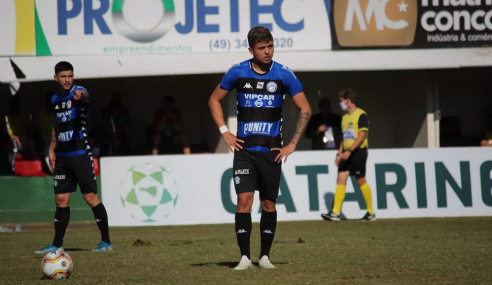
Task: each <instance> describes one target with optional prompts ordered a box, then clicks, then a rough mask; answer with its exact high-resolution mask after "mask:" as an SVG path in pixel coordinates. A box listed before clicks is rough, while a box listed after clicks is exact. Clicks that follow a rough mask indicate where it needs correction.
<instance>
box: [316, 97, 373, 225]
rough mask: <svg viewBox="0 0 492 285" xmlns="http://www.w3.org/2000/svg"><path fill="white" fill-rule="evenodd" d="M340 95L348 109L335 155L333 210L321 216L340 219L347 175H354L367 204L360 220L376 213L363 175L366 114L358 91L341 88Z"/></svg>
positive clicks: (367, 126) (364, 172)
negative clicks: (336, 174) (335, 181)
mask: <svg viewBox="0 0 492 285" xmlns="http://www.w3.org/2000/svg"><path fill="white" fill-rule="evenodd" d="M339 97H340V107H341V108H342V110H344V111H346V112H347V113H346V114H345V115H344V116H343V117H342V134H343V138H342V139H343V141H342V143H341V145H340V148H339V150H338V154H337V157H336V159H335V165H336V166H337V167H338V178H337V188H336V191H335V201H334V203H333V207H332V210H331V211H330V212H329V213H328V214H322V215H321V217H322V218H323V219H325V220H328V221H340V211H341V208H342V203H343V200H344V199H345V187H346V184H347V180H348V178H349V176H355V177H356V179H357V183H358V184H359V187H360V190H361V191H362V195H363V196H364V200H365V202H366V206H367V213H366V214H365V216H364V217H363V218H362V219H361V221H374V220H376V214H375V213H374V210H373V208H372V193H371V188H370V187H369V185H368V184H367V181H366V178H365V177H366V162H367V156H368V153H367V147H368V145H369V144H368V140H367V133H368V131H369V117H368V116H367V113H366V112H365V111H364V110H362V109H360V108H358V107H357V105H356V104H357V94H356V93H355V92H354V91H353V90H351V89H346V90H343V91H342V92H340V95H339Z"/></svg>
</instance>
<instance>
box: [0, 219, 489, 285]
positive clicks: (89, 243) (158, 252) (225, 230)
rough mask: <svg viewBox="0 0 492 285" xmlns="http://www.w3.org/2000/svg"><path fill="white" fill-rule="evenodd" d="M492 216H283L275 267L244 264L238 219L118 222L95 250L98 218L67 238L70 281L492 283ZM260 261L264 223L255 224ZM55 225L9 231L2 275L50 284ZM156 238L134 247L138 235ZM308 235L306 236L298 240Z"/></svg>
mask: <svg viewBox="0 0 492 285" xmlns="http://www.w3.org/2000/svg"><path fill="white" fill-rule="evenodd" d="M491 223H492V218H445V219H398V220H396V219H395V220H378V221H375V222H373V223H363V222H358V221H345V222H341V223H334V222H330V223H329V222H325V221H307V222H281V223H279V225H278V228H277V233H276V237H275V243H274V246H273V249H272V253H271V258H272V261H273V263H274V264H276V265H277V266H278V269H276V270H264V269H259V268H258V267H257V266H256V267H255V268H253V269H252V270H249V271H247V272H235V271H234V270H233V269H232V267H233V266H235V265H236V263H237V262H238V261H239V252H238V249H237V246H236V239H235V235H234V226H233V225H232V224H228V225H199V226H173V227H168V226H166V227H135V228H111V237H112V242H113V245H114V247H115V251H114V252H102V253H92V252H90V251H88V250H90V249H92V248H94V247H95V246H96V244H97V242H98V241H99V231H98V230H97V228H96V227H95V226H94V227H88V228H87V227H86V228H72V229H70V228H69V230H68V232H67V235H66V238H65V247H66V250H67V252H68V253H69V254H70V256H71V257H72V258H73V260H74V267H75V268H74V272H73V275H72V276H71V278H70V280H68V281H63V282H69V283H72V282H73V283H84V284H106V283H112V284H130V283H133V284H137V283H138V284H246V283H248V284H491V282H492V227H491ZM253 228H254V230H253V235H252V260H253V262H257V261H258V255H259V242H260V240H259V236H260V235H259V226H258V224H254V225H253ZM52 236H53V232H52V231H51V230H35V231H26V232H20V233H0V260H1V262H0V264H1V266H0V276H2V277H1V278H2V279H0V284H33V283H36V282H38V283H41V284H46V282H50V281H46V280H40V279H41V277H42V274H41V267H40V263H41V258H42V256H40V255H35V254H33V253H32V251H34V250H36V249H39V248H40V247H42V246H44V245H46V244H47V243H48V242H50V241H51V238H52ZM137 239H141V240H143V241H144V242H151V243H152V244H151V245H143V246H134V245H133V243H134V241H135V240H137ZM299 239H301V240H302V242H299V241H300V240H299Z"/></svg>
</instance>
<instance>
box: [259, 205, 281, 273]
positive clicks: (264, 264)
mask: <svg viewBox="0 0 492 285" xmlns="http://www.w3.org/2000/svg"><path fill="white" fill-rule="evenodd" d="M260 203H261V207H262V211H261V219H260V233H261V251H260V261H259V265H260V267H261V268H276V267H275V266H274V265H273V264H272V263H271V262H270V249H271V248H272V244H273V239H274V237H275V231H276V230H277V209H276V208H275V201H272V200H269V199H268V198H265V197H261V195H260Z"/></svg>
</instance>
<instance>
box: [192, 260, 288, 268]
mask: <svg viewBox="0 0 492 285" xmlns="http://www.w3.org/2000/svg"><path fill="white" fill-rule="evenodd" d="M237 264H238V262H237V261H223V262H209V263H196V264H191V266H194V267H202V266H214V265H215V266H222V267H229V268H234V267H236V266H237ZM272 264H273V265H279V264H289V263H288V262H272ZM253 265H254V266H259V265H258V262H253Z"/></svg>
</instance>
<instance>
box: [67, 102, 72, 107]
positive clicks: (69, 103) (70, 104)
mask: <svg viewBox="0 0 492 285" xmlns="http://www.w3.org/2000/svg"><path fill="white" fill-rule="evenodd" d="M70 108H72V101H70V100H68V101H67V109H70Z"/></svg>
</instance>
